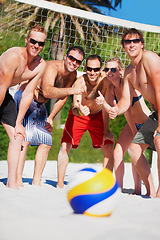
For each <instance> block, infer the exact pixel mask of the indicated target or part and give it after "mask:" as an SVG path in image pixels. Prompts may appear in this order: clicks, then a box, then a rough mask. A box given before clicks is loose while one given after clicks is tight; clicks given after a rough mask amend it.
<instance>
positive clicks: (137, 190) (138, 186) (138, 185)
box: [131, 159, 141, 195]
mask: <svg viewBox="0 0 160 240" xmlns="http://www.w3.org/2000/svg"><path fill="white" fill-rule="evenodd" d="M131 162H132V159H131ZM132 173H133V179H134V193H133V194H136V195H141V178H140V176H139V174H138V173H137V170H136V168H135V166H134V164H133V162H132Z"/></svg>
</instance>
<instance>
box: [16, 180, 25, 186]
mask: <svg viewBox="0 0 160 240" xmlns="http://www.w3.org/2000/svg"><path fill="white" fill-rule="evenodd" d="M17 186H18V187H24V185H23V181H22V178H20V179H17Z"/></svg>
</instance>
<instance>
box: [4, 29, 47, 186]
mask: <svg viewBox="0 0 160 240" xmlns="http://www.w3.org/2000/svg"><path fill="white" fill-rule="evenodd" d="M46 37H47V34H46V31H45V29H44V28H43V27H41V26H40V25H37V26H35V27H33V28H32V29H31V30H30V31H29V33H28V35H27V37H26V40H25V42H26V46H25V47H13V48H10V49H8V50H7V51H6V52H4V53H3V54H2V55H1V56H0V122H1V124H3V126H4V127H5V129H6V132H7V134H8V136H9V139H10V142H9V147H8V155H7V161H8V181H7V186H8V187H10V188H15V189H17V188H18V187H17V184H16V171H17V166H18V160H19V154H20V151H21V143H22V140H23V139H24V137H25V133H24V132H21V131H20V133H19V129H17V132H16V134H15V128H14V127H15V123H16V117H17V114H16V106H15V102H14V100H13V98H12V97H11V95H10V94H9V91H8V89H9V88H10V87H12V86H15V85H17V84H18V83H20V82H22V81H26V80H29V81H28V84H27V86H26V89H25V91H24V94H23V96H22V102H21V109H23V107H24V106H26V105H27V104H30V102H31V101H32V99H33V94H34V89H35V87H36V85H37V81H38V79H39V78H41V76H42V74H43V71H44V68H45V61H44V60H43V59H42V58H41V57H40V56H39V53H40V52H41V51H42V49H43V47H44V45H45V40H46ZM14 134H15V136H14Z"/></svg>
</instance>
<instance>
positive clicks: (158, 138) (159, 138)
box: [154, 135, 160, 198]
mask: <svg viewBox="0 0 160 240" xmlns="http://www.w3.org/2000/svg"><path fill="white" fill-rule="evenodd" d="M154 144H155V148H156V151H157V157H158V159H157V168H158V180H159V186H158V189H157V197H158V198H160V136H159V135H158V136H156V137H155V138H154Z"/></svg>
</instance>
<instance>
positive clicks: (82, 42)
mask: <svg viewBox="0 0 160 240" xmlns="http://www.w3.org/2000/svg"><path fill="white" fill-rule="evenodd" d="M36 23H40V24H42V25H43V26H44V27H45V28H46V30H47V33H48V36H47V44H46V46H45V48H44V49H43V52H42V57H43V58H44V59H45V60H50V59H62V58H63V56H64V54H65V52H66V50H67V49H68V47H69V46H72V45H79V46H82V47H83V48H84V51H85V53H86V57H87V56H88V55H90V54H98V55H100V56H101V58H102V59H103V62H105V61H106V60H107V59H108V58H111V57H115V56H117V57H119V58H120V59H121V60H122V62H123V64H124V66H127V65H128V64H129V59H128V58H127V56H126V54H125V52H124V51H123V49H122V47H121V44H120V41H121V36H122V34H123V32H124V29H125V28H128V27H135V28H137V29H140V30H141V31H143V34H144V38H145V48H146V49H147V50H152V51H154V52H156V53H157V54H159V53H160V27H157V26H151V25H145V24H138V23H135V22H129V21H125V20H121V19H116V18H112V17H108V16H104V15H101V14H96V13H93V12H88V11H83V10H80V9H76V8H71V7H66V6H63V5H59V4H56V3H53V2H51V1H43V0H21V1H12V0H1V2H0V32H1V34H0V54H2V52H4V51H5V50H6V49H8V48H10V47H13V46H24V42H25V36H26V32H27V30H28V29H29V28H30V27H31V26H32V25H35V24H36ZM83 64H85V62H84V63H83ZM83 67H84V65H82V67H81V69H80V70H81V71H84V68H83Z"/></svg>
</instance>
